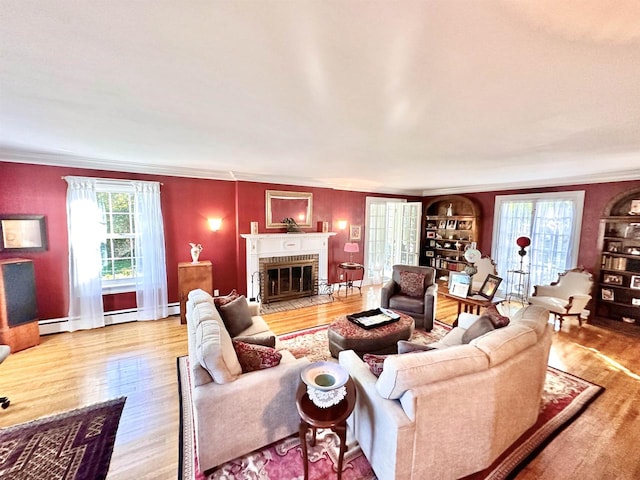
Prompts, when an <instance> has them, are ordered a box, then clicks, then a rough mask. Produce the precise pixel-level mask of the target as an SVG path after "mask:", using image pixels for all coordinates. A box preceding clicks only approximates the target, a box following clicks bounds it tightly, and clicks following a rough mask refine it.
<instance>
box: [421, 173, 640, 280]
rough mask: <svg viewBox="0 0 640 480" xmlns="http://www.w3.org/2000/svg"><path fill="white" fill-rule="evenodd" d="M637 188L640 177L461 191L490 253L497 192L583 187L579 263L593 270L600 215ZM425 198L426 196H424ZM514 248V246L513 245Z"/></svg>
mask: <svg viewBox="0 0 640 480" xmlns="http://www.w3.org/2000/svg"><path fill="white" fill-rule="evenodd" d="M636 189H640V180H633V181H628V182H610V183H594V184H587V185H570V186H564V187H548V188H536V189H533V188H532V189H523V190H504V191H499V192H483V193H470V194H464V196H465V197H468V198H471V199H473V200H474V201H476V202H477V203H478V205H479V206H480V215H481V221H482V231H481V233H480V239H479V241H478V249H479V250H480V251H481V252H482V253H485V254H487V255H490V254H491V246H492V238H493V213H494V208H495V200H496V195H516V194H526V193H545V192H566V191H575V190H584V192H585V196H584V210H583V215H582V232H581V235H580V250H579V252H578V265H582V266H584V267H585V268H586V269H587V270H589V271H591V272H593V269H594V267H595V265H596V262H598V261H599V255H598V248H597V243H598V231H599V227H600V217H601V216H602V215H603V212H604V209H605V207H606V205H607V204H608V203H609V201H610V200H611V199H612V198H613V197H615V196H616V195H618V194H619V193H621V192H626V191H630V190H636ZM426 200H428V199H426ZM514 248H516V247H514Z"/></svg>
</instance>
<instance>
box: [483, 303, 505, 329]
mask: <svg viewBox="0 0 640 480" xmlns="http://www.w3.org/2000/svg"><path fill="white" fill-rule="evenodd" d="M482 316H483V317H489V320H491V323H493V326H494V327H495V328H502V327H506V326H507V325H509V321H510V320H509V317H505V316H504V315H502V314H501V313H500V312H499V311H498V309H497V307H496V306H495V305H491V306H490V307H488V308H487V309H486V310H485V311H484V312H482Z"/></svg>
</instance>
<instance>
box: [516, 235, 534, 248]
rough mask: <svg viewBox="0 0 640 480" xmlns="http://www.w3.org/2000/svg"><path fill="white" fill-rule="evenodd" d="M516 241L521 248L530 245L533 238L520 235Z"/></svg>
mask: <svg viewBox="0 0 640 480" xmlns="http://www.w3.org/2000/svg"><path fill="white" fill-rule="evenodd" d="M516 243H517V244H518V246H519V247H520V248H524V247H528V246H529V245H531V239H530V238H529V237H518V239H517V240H516Z"/></svg>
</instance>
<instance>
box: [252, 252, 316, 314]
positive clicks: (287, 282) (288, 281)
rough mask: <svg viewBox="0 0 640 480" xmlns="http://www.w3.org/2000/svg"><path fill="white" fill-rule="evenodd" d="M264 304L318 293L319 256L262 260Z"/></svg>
mask: <svg viewBox="0 0 640 480" xmlns="http://www.w3.org/2000/svg"><path fill="white" fill-rule="evenodd" d="M260 263H261V273H262V275H261V278H262V285H261V287H262V288H261V290H262V301H263V302H264V303H270V302H276V301H280V300H290V299H293V298H300V297H308V296H311V295H317V293H318V258H317V255H301V256H296V257H273V258H270V259H260Z"/></svg>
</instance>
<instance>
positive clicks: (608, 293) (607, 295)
mask: <svg viewBox="0 0 640 480" xmlns="http://www.w3.org/2000/svg"><path fill="white" fill-rule="evenodd" d="M600 295H601V296H602V300H606V301H608V302H613V301H614V300H615V296H614V294H613V290H612V289H610V288H603V289H602V290H600Z"/></svg>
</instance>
